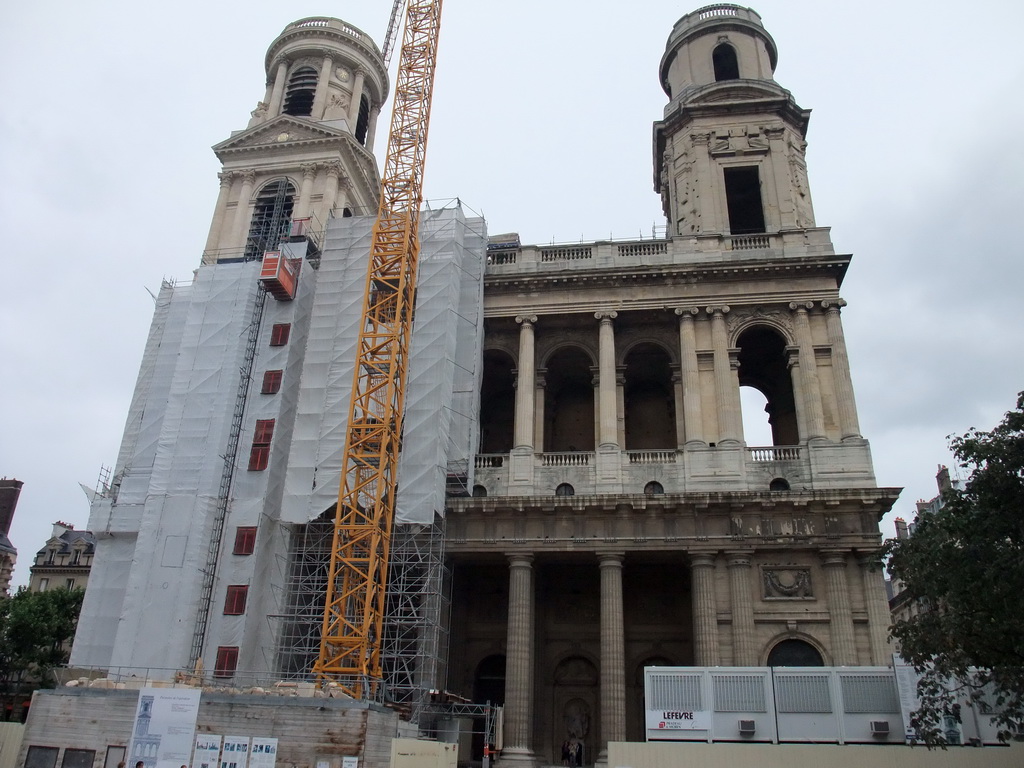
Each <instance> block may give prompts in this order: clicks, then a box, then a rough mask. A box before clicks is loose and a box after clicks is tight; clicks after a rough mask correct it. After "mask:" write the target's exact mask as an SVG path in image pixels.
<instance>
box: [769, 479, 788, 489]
mask: <svg viewBox="0 0 1024 768" xmlns="http://www.w3.org/2000/svg"><path fill="white" fill-rule="evenodd" d="M768 490H769V491H788V490H789V480H787V479H786V478H784V477H776V478H775V479H774V480H772V481H771V482H770V483H768Z"/></svg>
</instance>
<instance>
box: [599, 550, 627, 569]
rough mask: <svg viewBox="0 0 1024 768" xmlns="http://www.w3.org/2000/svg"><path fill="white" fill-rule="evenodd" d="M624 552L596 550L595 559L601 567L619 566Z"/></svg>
mask: <svg viewBox="0 0 1024 768" xmlns="http://www.w3.org/2000/svg"><path fill="white" fill-rule="evenodd" d="M625 556H626V553H625V552H598V553H597V561H598V562H599V563H600V564H601V567H602V568H621V567H622V560H623V558H624V557H625Z"/></svg>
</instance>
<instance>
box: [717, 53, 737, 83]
mask: <svg viewBox="0 0 1024 768" xmlns="http://www.w3.org/2000/svg"><path fill="white" fill-rule="evenodd" d="M711 62H712V64H714V66H715V82H718V81H720V80H739V78H740V63H739V61H737V60H736V49H735V48H733V47H732V46H731V45H729V44H728V43H719V44H718V45H717V46H716V47H715V50H714V52H712V54H711Z"/></svg>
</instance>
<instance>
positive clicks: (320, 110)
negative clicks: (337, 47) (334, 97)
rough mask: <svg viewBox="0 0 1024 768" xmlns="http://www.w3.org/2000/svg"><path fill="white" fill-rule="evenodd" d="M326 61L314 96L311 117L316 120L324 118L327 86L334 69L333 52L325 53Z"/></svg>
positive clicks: (317, 80) (321, 68) (321, 69)
mask: <svg viewBox="0 0 1024 768" xmlns="http://www.w3.org/2000/svg"><path fill="white" fill-rule="evenodd" d="M323 54H324V61H323V63H322V64H321V65H320V75H319V77H317V79H316V92H315V93H314V94H313V108H312V110H311V111H310V117H312V118H313V119H314V120H322V119H323V117H324V104H325V103H326V101H327V85H328V83H330V81H331V70H332V69H334V54H333V53H332V52H331V51H324V52H323Z"/></svg>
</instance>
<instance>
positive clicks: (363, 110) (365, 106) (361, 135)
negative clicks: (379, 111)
mask: <svg viewBox="0 0 1024 768" xmlns="http://www.w3.org/2000/svg"><path fill="white" fill-rule="evenodd" d="M369 127H370V100H369V99H368V98H366V94H365V93H364V94H363V95H362V96H360V97H359V116H358V117H356V141H358V142H359V143H360V144H362V145H363V146H364V147H365V146H366V129H367V128H369Z"/></svg>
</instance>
